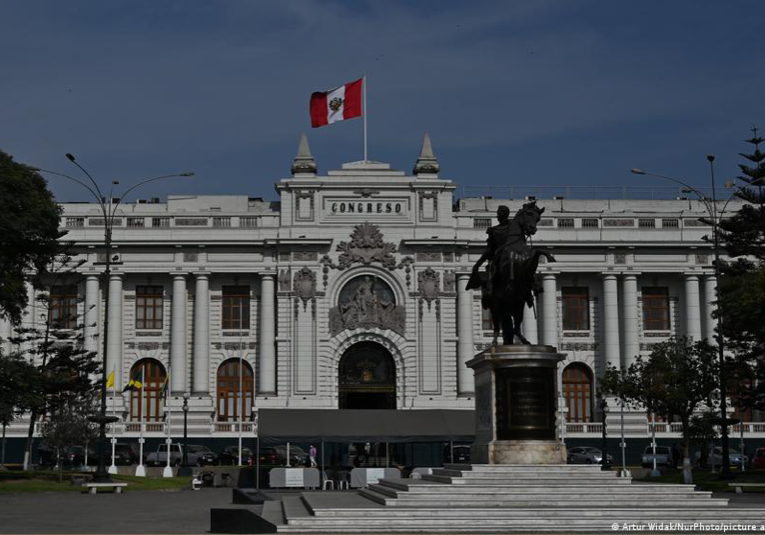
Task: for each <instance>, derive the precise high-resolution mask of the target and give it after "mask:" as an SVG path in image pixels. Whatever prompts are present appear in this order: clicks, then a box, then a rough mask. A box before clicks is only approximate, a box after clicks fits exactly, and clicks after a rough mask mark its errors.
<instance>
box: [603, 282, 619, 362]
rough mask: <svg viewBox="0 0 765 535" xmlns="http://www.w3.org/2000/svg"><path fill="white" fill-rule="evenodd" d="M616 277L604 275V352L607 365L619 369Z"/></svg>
mask: <svg viewBox="0 0 765 535" xmlns="http://www.w3.org/2000/svg"><path fill="white" fill-rule="evenodd" d="M617 292H618V283H617V278H616V275H614V274H610V273H606V274H604V275H603V341H604V343H603V351H604V355H605V364H606V365H608V364H610V365H612V366H615V367H616V368H619V367H620V366H621V359H620V358H619V298H618V295H617Z"/></svg>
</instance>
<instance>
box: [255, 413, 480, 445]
mask: <svg viewBox="0 0 765 535" xmlns="http://www.w3.org/2000/svg"><path fill="white" fill-rule="evenodd" d="M258 436H259V438H260V440H261V442H262V443H264V444H283V443H285V442H343V443H348V442H391V443H395V442H472V441H473V440H474V439H475V412H474V411H472V410H448V409H430V410H428V409H425V410H412V409H410V410H340V409H260V410H259V411H258Z"/></svg>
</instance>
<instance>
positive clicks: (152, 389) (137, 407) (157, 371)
mask: <svg viewBox="0 0 765 535" xmlns="http://www.w3.org/2000/svg"><path fill="white" fill-rule="evenodd" d="M166 378H167V374H166V373H165V367H164V366H162V363H161V362H159V361H158V360H155V359H151V358H148V359H141V360H139V361H138V362H136V363H135V364H133V367H132V368H130V379H133V380H138V381H139V382H141V383H142V385H143V388H134V389H131V390H130V419H131V420H133V421H136V422H137V421H139V420H141V419H142V418H143V420H144V421H147V422H158V421H160V420H162V415H163V407H162V405H163V399H162V397H163V396H162V387H163V386H164V384H165V379H166ZM142 398H143V403H141V399H142Z"/></svg>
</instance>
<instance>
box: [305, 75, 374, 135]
mask: <svg viewBox="0 0 765 535" xmlns="http://www.w3.org/2000/svg"><path fill="white" fill-rule="evenodd" d="M363 81H364V79H363V78H359V79H358V80H356V81H355V82H351V83H348V84H345V85H341V86H340V87H336V88H335V89H330V90H329V91H326V92H324V93H321V92H317V93H314V94H312V95H311V126H312V127H314V128H316V127H318V126H324V125H327V124H332V123H336V122H337V121H344V120H345V119H353V118H354V117H361V90H362V84H363Z"/></svg>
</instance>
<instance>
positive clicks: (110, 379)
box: [106, 370, 114, 388]
mask: <svg viewBox="0 0 765 535" xmlns="http://www.w3.org/2000/svg"><path fill="white" fill-rule="evenodd" d="M113 386H114V370H112V372H111V373H110V374H109V375H108V377H107V378H106V388H112V387H113Z"/></svg>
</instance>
